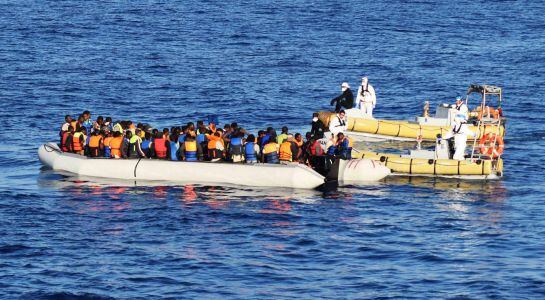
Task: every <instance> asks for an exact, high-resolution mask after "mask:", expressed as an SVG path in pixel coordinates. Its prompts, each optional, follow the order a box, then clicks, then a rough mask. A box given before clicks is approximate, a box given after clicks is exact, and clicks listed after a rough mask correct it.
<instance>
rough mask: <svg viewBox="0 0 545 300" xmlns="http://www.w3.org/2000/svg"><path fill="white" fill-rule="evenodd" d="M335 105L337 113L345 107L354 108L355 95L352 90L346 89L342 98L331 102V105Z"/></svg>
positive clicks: (339, 97)
mask: <svg viewBox="0 0 545 300" xmlns="http://www.w3.org/2000/svg"><path fill="white" fill-rule="evenodd" d="M335 103H336V106H335V111H336V112H338V111H339V110H340V109H341V107H344V108H345V109H350V108H352V107H354V94H353V93H352V90H350V89H346V90H345V91H344V92H343V93H342V94H341V95H340V96H338V97H336V98H333V99H332V100H331V105H334V104H335Z"/></svg>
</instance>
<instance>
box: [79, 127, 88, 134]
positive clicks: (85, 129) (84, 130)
mask: <svg viewBox="0 0 545 300" xmlns="http://www.w3.org/2000/svg"><path fill="white" fill-rule="evenodd" d="M79 132H81V133H87V128H85V126H81V127H80V128H79Z"/></svg>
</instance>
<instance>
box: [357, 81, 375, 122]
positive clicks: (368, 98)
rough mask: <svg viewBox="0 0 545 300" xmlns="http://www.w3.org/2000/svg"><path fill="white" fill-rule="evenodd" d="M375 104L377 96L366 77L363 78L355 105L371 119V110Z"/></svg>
mask: <svg viewBox="0 0 545 300" xmlns="http://www.w3.org/2000/svg"><path fill="white" fill-rule="evenodd" d="M376 104H377V96H376V94H375V88H373V86H372V85H371V84H369V79H367V77H363V78H362V79H361V85H360V87H359V88H358V96H357V98H356V105H359V106H360V109H361V110H362V111H363V112H364V113H365V114H367V115H368V116H369V117H373V109H374V108H375V105H376Z"/></svg>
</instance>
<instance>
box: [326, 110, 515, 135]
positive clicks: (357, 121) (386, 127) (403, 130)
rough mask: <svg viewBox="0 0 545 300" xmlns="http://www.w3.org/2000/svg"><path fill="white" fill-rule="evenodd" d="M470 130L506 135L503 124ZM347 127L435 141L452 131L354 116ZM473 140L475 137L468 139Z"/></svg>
mask: <svg viewBox="0 0 545 300" xmlns="http://www.w3.org/2000/svg"><path fill="white" fill-rule="evenodd" d="M331 117H335V113H332V112H320V113H319V115H318V118H319V119H320V120H321V121H322V122H323V123H324V124H325V126H329V120H330V118H331ZM468 127H469V130H471V131H472V132H475V133H478V136H477V138H478V139H480V138H481V137H482V136H483V135H484V134H486V133H489V132H490V133H496V132H498V131H499V135H500V136H504V133H505V130H504V127H503V126H501V125H500V126H499V129H498V125H486V124H481V125H480V126H475V125H469V126H468ZM347 129H348V131H349V132H350V133H349V134H355V135H358V134H359V133H361V134H363V135H364V136H366V134H367V136H369V137H376V138H383V139H395V140H416V139H418V137H419V136H421V137H422V140H424V141H435V139H436V138H437V135H438V134H441V135H442V136H444V135H445V134H446V133H447V132H449V131H450V126H434V125H423V124H419V123H416V122H409V121H397V120H378V119H365V118H352V117H348V123H347ZM468 141H473V138H472V137H471V139H468Z"/></svg>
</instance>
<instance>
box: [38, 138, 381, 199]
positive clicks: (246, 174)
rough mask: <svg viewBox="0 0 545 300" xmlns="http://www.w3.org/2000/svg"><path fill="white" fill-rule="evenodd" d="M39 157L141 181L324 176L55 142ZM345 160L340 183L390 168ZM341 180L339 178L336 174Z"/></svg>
mask: <svg viewBox="0 0 545 300" xmlns="http://www.w3.org/2000/svg"><path fill="white" fill-rule="evenodd" d="M38 156H39V158H40V161H41V162H42V163H43V164H44V165H46V166H48V167H50V168H52V169H53V170H60V171H66V172H70V173H74V174H77V175H81V176H89V177H102V178H112V179H122V180H139V181H170V182H180V183H198V184H213V185H244V186H255V187H285V188H302V189H313V188H317V187H319V186H320V185H322V184H323V183H324V182H325V177H324V176H322V175H320V174H319V173H317V172H316V171H314V170H313V169H311V168H309V167H307V166H305V165H302V164H297V163H293V164H288V165H283V164H234V163H211V162H185V161H168V160H158V159H102V158H87V157H85V156H81V155H77V154H72V153H64V152H62V151H61V150H60V149H59V147H58V145H57V144H55V143H47V144H44V145H42V146H40V148H39V149H38ZM353 161H355V163H352V161H342V162H341V163H340V165H339V166H340V168H339V169H338V170H339V171H338V173H339V174H341V175H340V176H338V179H339V183H340V184H342V183H343V182H347V183H349V184H355V183H357V182H369V181H377V180H380V179H382V178H384V177H385V176H386V175H388V174H389V173H390V170H389V169H387V168H386V167H384V166H381V165H379V164H376V163H374V162H372V161H370V160H368V159H356V160H353ZM335 180H337V178H336V179H335Z"/></svg>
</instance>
